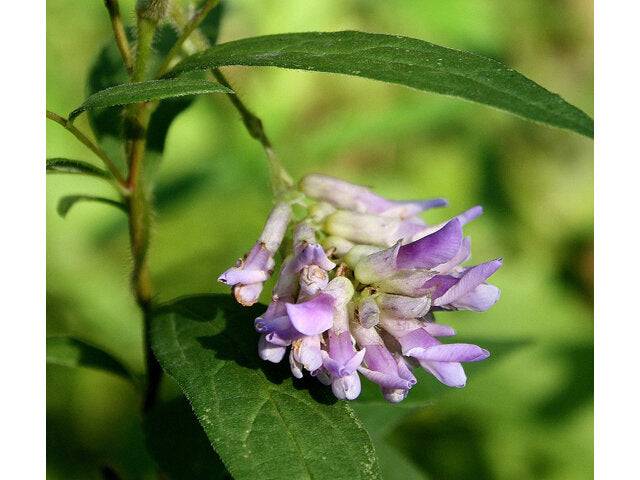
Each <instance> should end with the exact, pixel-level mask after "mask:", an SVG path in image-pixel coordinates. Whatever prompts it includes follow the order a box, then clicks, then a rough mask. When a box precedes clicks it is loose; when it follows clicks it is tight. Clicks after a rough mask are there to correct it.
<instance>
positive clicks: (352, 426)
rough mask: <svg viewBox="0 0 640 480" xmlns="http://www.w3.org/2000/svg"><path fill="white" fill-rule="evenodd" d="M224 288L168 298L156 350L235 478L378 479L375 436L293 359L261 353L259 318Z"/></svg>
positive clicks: (159, 316) (155, 326) (258, 309)
mask: <svg viewBox="0 0 640 480" xmlns="http://www.w3.org/2000/svg"><path fill="white" fill-rule="evenodd" d="M265 308H266V307H264V306H255V307H251V308H243V307H241V306H239V305H238V304H236V303H235V302H234V301H233V300H232V299H230V298H229V297H228V296H227V295H202V296H196V297H187V298H184V299H179V300H176V301H174V302H172V303H170V304H167V305H165V306H164V307H161V308H160V309H159V310H158V311H157V312H156V314H155V315H154V318H153V321H152V327H151V341H152V347H153V351H154V353H155V355H156V357H157V358H158V360H159V361H160V363H161V365H162V367H163V368H164V369H165V371H166V372H167V373H168V374H169V375H171V376H172V377H173V378H174V379H175V380H176V381H177V382H178V384H179V385H180V387H181V388H182V390H183V391H184V393H185V394H186V396H187V398H188V399H189V401H190V402H191V405H192V407H193V410H194V412H195V414H196V416H197V417H198V419H199V420H200V423H201V424H202V426H203V428H204V430H205V432H206V433H207V436H208V437H209V441H210V442H211V444H212V445H213V447H214V448H215V449H216V451H217V452H218V454H219V455H220V458H221V459H222V461H223V462H224V463H225V464H226V466H227V468H228V469H229V472H230V473H231V474H232V475H233V477H234V478H235V479H236V480H244V479H251V480H260V479H273V478H295V479H311V478H313V479H327V480H329V479H331V480H334V479H336V478H349V479H377V478H380V472H379V467H378V463H377V459H376V456H375V453H374V450H373V446H372V445H371V440H370V439H369V436H368V434H367V432H366V431H365V430H364V428H363V427H362V424H361V423H360V422H359V421H358V420H357V418H356V417H355V415H354V413H353V410H352V409H351V407H350V406H349V404H348V403H347V402H345V401H337V400H336V399H335V397H333V395H332V394H331V389H330V388H328V387H325V386H324V385H322V384H320V382H318V381H317V380H315V379H308V378H307V379H306V380H302V381H298V380H296V381H295V382H294V381H293V379H292V376H291V372H289V369H288V366H287V365H285V363H286V362H283V363H281V364H277V365H274V364H271V363H269V362H263V361H261V360H260V359H259V358H258V353H257V344H258V334H257V333H255V331H254V330H253V319H254V318H256V317H257V316H258V315H260V314H261V313H263V312H264V310H265Z"/></svg>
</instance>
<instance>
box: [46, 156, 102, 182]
mask: <svg viewBox="0 0 640 480" xmlns="http://www.w3.org/2000/svg"><path fill="white" fill-rule="evenodd" d="M47 173H72V174H79V175H90V176H92V177H99V178H104V179H106V180H110V179H111V176H110V175H109V174H108V173H107V172H106V171H105V170H102V169H101V168H98V167H96V166H94V165H91V164H90V163H87V162H83V161H81V160H70V159H68V158H48V159H47Z"/></svg>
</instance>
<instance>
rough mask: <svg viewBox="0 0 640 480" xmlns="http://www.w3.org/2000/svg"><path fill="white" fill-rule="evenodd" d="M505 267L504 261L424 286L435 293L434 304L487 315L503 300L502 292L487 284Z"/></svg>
mask: <svg viewBox="0 0 640 480" xmlns="http://www.w3.org/2000/svg"><path fill="white" fill-rule="evenodd" d="M501 266H502V259H501V258H497V259H496V260H492V261H490V262H486V263H481V264H480V265H475V266H473V267H468V268H465V269H463V271H462V272H460V273H459V274H457V275H436V276H435V277H433V278H431V279H429V280H428V281H427V282H425V284H424V285H423V286H422V288H421V290H422V291H425V292H427V291H431V292H432V293H431V296H432V298H433V305H434V306H436V307H442V308H443V309H445V310H446V309H459V310H460V309H462V310H473V311H476V312H484V311H486V310H488V309H489V308H490V307H492V306H493V304H494V303H496V302H497V301H498V299H499V298H500V289H499V288H498V287H496V286H494V285H490V284H488V283H486V282H485V280H486V279H487V278H489V277H490V276H491V275H493V274H494V273H495V272H496V271H497V270H498V269H499V268H500V267H501Z"/></svg>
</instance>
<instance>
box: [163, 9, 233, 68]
mask: <svg viewBox="0 0 640 480" xmlns="http://www.w3.org/2000/svg"><path fill="white" fill-rule="evenodd" d="M218 3H220V0H208V1H207V3H206V4H205V5H204V7H202V8H201V9H200V11H199V12H198V14H197V15H196V16H195V17H194V18H193V20H191V22H189V24H188V25H186V26H185V27H184V30H183V31H182V35H180V37H179V38H178V40H177V41H176V43H175V44H174V45H173V47H171V50H169V53H167V56H166V57H165V59H164V61H163V62H162V65H160V68H159V69H158V72H157V73H156V78H160V77H161V76H162V75H164V73H165V72H166V71H167V70H168V69H169V64H170V63H171V60H173V57H175V56H176V55H177V54H178V53H179V52H180V49H181V48H182V44H183V43H184V42H185V40H186V39H187V38H189V36H190V35H191V34H192V33H193V31H194V30H195V29H196V28H198V27H199V26H200V24H201V23H202V21H203V20H204V19H205V17H206V16H207V14H208V13H209V12H210V11H211V10H212V9H213V8H214V7H215V6H216V5H218Z"/></svg>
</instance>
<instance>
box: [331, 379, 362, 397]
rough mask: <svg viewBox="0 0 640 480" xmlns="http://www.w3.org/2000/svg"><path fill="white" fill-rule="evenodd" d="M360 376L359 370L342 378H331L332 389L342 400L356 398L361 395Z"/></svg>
mask: <svg viewBox="0 0 640 480" xmlns="http://www.w3.org/2000/svg"><path fill="white" fill-rule="evenodd" d="M360 389H361V385H360V377H359V376H358V372H353V373H352V374H351V375H347V376H345V377H340V378H335V377H332V378H331V390H333V394H334V395H335V396H336V398H339V399H340V400H344V399H347V400H355V399H356V398H358V395H360Z"/></svg>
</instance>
